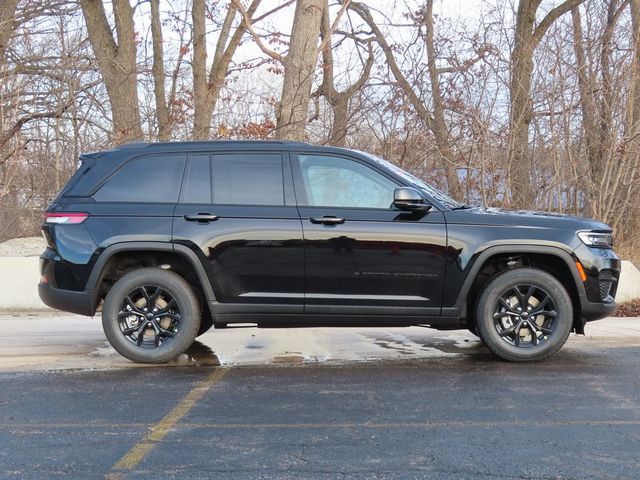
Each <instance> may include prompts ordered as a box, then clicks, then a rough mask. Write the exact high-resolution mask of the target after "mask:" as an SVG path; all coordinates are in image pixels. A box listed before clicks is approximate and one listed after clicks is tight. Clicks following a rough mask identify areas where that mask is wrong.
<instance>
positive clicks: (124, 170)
mask: <svg viewBox="0 0 640 480" xmlns="http://www.w3.org/2000/svg"><path fill="white" fill-rule="evenodd" d="M184 164H185V156H184V155H166V156H165V155H163V156H150V157H139V158H134V159H132V160H129V161H128V162H127V163H125V164H124V165H123V166H122V167H121V168H120V170H118V171H117V172H116V173H115V175H113V176H112V177H111V178H110V179H109V180H108V181H107V183H106V184H104V185H103V186H102V187H101V188H100V190H98V191H97V192H96V193H95V194H94V195H93V197H94V198H95V199H96V200H98V201H100V202H153V203H171V202H177V201H178V194H179V190H180V182H181V181H182V173H183V170H184Z"/></svg>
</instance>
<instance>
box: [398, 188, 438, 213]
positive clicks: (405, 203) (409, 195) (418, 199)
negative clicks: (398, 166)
mask: <svg viewBox="0 0 640 480" xmlns="http://www.w3.org/2000/svg"><path fill="white" fill-rule="evenodd" d="M393 204H394V205H395V206H396V207H397V208H399V209H401V210H421V211H427V210H430V209H431V205H430V204H429V203H428V202H427V201H426V200H425V199H424V197H423V196H422V194H421V193H420V192H419V191H418V190H416V189H415V188H412V187H400V188H396V189H395V190H394V192H393Z"/></svg>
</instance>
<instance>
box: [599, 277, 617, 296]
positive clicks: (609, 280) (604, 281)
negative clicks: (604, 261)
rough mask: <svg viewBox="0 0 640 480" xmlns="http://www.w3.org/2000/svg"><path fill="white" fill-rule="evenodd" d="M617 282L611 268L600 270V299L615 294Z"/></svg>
mask: <svg viewBox="0 0 640 480" xmlns="http://www.w3.org/2000/svg"><path fill="white" fill-rule="evenodd" d="M615 282H616V277H615V276H614V275H613V273H612V272H610V271H609V270H602V271H601V272H600V299H601V300H604V299H605V298H607V297H609V296H613V295H614V294H615V288H614V286H615Z"/></svg>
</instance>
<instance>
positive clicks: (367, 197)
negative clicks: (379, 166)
mask: <svg viewBox="0 0 640 480" xmlns="http://www.w3.org/2000/svg"><path fill="white" fill-rule="evenodd" d="M298 161H299V165H300V173H301V175H302V181H303V183H304V188H305V191H306V194H307V205H308V206H312V207H346V208H391V204H392V203H393V191H394V190H395V189H396V187H397V185H396V184H395V183H394V182H393V181H392V180H390V179H388V178H387V177H385V176H384V175H382V174H380V173H378V172H376V171H375V170H373V169H371V168H369V167H367V166H366V165H363V164H362V163H360V162H356V161H355V160H349V159H346V158H340V157H329V156H321V155H299V156H298Z"/></svg>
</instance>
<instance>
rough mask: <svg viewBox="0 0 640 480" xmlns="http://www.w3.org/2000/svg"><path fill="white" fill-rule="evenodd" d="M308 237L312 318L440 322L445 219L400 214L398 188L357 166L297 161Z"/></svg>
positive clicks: (328, 159)
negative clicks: (395, 200) (421, 318)
mask: <svg viewBox="0 0 640 480" xmlns="http://www.w3.org/2000/svg"><path fill="white" fill-rule="evenodd" d="M292 161H293V166H294V179H295V188H296V197H297V199H298V204H299V210H300V215H301V218H302V225H303V231H304V245H305V285H306V290H305V311H306V312H307V313H317V314H325V313H339V314H354V315H365V314H380V315H392V316H399V315H439V314H440V307H441V300H442V288H443V282H444V271H445V254H446V227H445V222H444V217H443V214H442V212H440V211H438V210H437V209H435V207H434V208H433V209H432V210H431V211H429V212H426V213H425V212H404V211H400V210H398V209H396V208H394V207H393V205H392V203H393V193H394V190H395V189H396V188H397V187H400V186H402V185H400V184H399V183H398V181H397V180H395V179H393V178H391V177H390V176H389V175H388V174H386V173H385V172H383V171H382V170H380V169H378V168H376V167H375V166H372V165H370V164H368V163H367V162H364V161H362V160H361V159H358V158H355V157H354V158H350V157H347V156H339V155H327V154H324V153H318V154H314V153H300V154H297V155H295V156H294V158H292Z"/></svg>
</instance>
